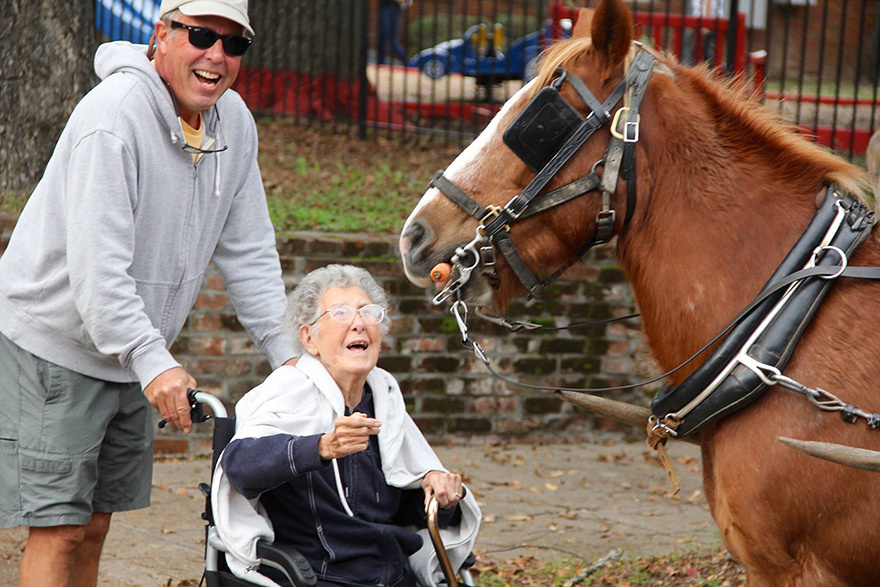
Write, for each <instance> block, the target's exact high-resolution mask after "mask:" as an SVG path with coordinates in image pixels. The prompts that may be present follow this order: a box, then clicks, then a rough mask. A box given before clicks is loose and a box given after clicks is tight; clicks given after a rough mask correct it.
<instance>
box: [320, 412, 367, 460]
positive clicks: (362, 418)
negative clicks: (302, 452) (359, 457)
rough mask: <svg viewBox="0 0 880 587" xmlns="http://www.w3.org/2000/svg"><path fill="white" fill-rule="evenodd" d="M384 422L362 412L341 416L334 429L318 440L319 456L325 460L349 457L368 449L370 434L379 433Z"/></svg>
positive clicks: (334, 424)
mask: <svg viewBox="0 0 880 587" xmlns="http://www.w3.org/2000/svg"><path fill="white" fill-rule="evenodd" d="M381 427H382V423H381V422H379V420H376V419H375V418H368V417H367V416H366V415H364V414H361V413H360V412H355V413H354V414H352V415H351V416H341V417H339V418H336V421H335V422H334V423H333V430H332V431H330V432H328V433H327V434H324V435H323V436H322V437H321V439H320V440H319V441H318V456H320V457H321V458H322V459H324V460H325V461H328V460H330V459H339V458H342V457H347V456H348V455H350V454H354V453H356V452H361V451H362V450H367V446H368V445H369V444H370V436H373V435H374V434H379V429H380V428H381Z"/></svg>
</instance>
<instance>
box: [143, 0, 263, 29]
mask: <svg viewBox="0 0 880 587" xmlns="http://www.w3.org/2000/svg"><path fill="white" fill-rule="evenodd" d="M175 9H176V10H180V12H181V13H182V14H185V15H187V16H222V17H223V18H228V19H229V20H231V21H232V22H236V23H238V24H240V25H241V26H243V27H244V30H245V32H247V34H249V35H251V36H253V35H254V29H252V28H251V22H250V20H249V19H248V0H162V4H161V5H160V6H159V18H162V17H163V16H164V15H165V14H167V13H168V12H171V11H172V10H175Z"/></svg>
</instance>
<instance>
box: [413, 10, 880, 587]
mask: <svg viewBox="0 0 880 587" xmlns="http://www.w3.org/2000/svg"><path fill="white" fill-rule="evenodd" d="M588 32H589V35H587V36H582V37H581V38H573V39H571V40H570V41H566V42H563V43H560V44H558V45H555V46H554V47H552V48H551V49H550V50H549V51H548V53H547V54H546V55H545V57H544V60H543V66H542V68H541V70H540V72H539V75H538V77H537V78H536V79H535V80H533V81H532V82H531V83H530V84H529V85H527V86H526V87H524V88H523V89H522V90H521V91H520V92H518V93H517V94H516V95H515V96H513V97H512V98H511V99H510V100H509V101H508V102H507V103H506V104H505V105H504V107H503V109H502V110H501V111H500V112H499V113H498V115H497V116H496V117H495V118H494V119H493V120H492V121H491V123H490V124H489V125H488V127H487V128H486V130H485V131H484V132H483V133H482V134H481V135H480V136H479V137H478V138H477V139H475V141H474V142H473V143H472V144H471V145H470V146H468V147H467V148H466V149H465V150H464V151H463V152H462V153H461V154H460V155H459V156H458V157H457V158H456V159H455V160H454V161H453V162H452V163H451V164H450V166H449V168H448V169H447V170H446V171H445V177H446V178H447V179H448V180H449V181H450V182H451V183H452V184H454V185H455V186H457V187H458V188H460V189H461V191H462V192H465V193H467V194H468V195H470V196H471V197H472V198H473V199H474V200H476V201H477V202H479V203H480V204H481V205H484V206H488V205H489V204H494V205H497V206H504V205H505V203H507V202H508V201H509V200H511V198H512V197H513V196H514V195H516V194H520V193H521V192H522V191H523V189H524V186H526V185H527V184H528V183H529V182H530V181H532V180H533V178H535V173H534V172H533V171H532V170H531V169H530V168H529V167H528V166H527V165H526V164H525V163H523V161H522V160H521V159H520V158H519V157H517V156H516V155H515V154H514V153H513V151H511V149H509V148H508V147H507V146H506V144H505V143H504V142H503V139H502V133H503V132H504V131H505V129H507V128H508V127H509V126H510V125H511V123H512V122H513V121H514V119H515V118H516V117H517V115H518V114H519V113H520V112H521V111H522V110H523V109H524V108H525V107H526V105H527V104H528V103H529V102H530V100H531V98H532V97H534V96H535V95H536V93H537V92H538V90H539V89H541V88H542V87H545V86H547V85H548V84H550V83H551V82H552V80H553V79H555V76H556V75H557V74H556V73H555V72H556V71H557V68H564V69H565V70H567V71H568V72H569V75H571V74H576V75H577V76H578V77H579V78H580V79H581V80H582V81H583V82H584V84H585V85H586V86H587V87H588V88H589V89H590V90H591V91H592V92H593V93H594V94H595V96H596V97H597V98H598V99H599V100H604V99H605V98H606V97H608V96H609V95H611V94H612V92H613V90H614V89H615V88H616V87H617V86H618V84H619V83H620V82H621V80H622V79H623V77H624V75H625V72H626V71H627V70H628V69H627V68H628V66H629V63H630V62H631V61H632V60H633V58H634V55H635V53H636V52H637V51H639V50H641V49H639V46H638V44H636V43H634V42H633V26H632V21H631V19H630V16H629V12H628V10H627V9H626V7H625V6H624V4H623V3H622V2H621V1H620V0H602V3H601V4H600V6H599V7H598V8H597V10H596V12H595V14H594V16H593V18H592V27H591V29H590V30H589V31H588ZM656 59H657V61H656V64H655V66H654V72H653V75H652V76H651V78H650V81H649V82H648V85H647V89H646V90H645V92H644V98H643V100H642V102H641V109H640V114H641V118H640V124H639V133H638V134H639V137H638V142H637V143H636V147H635V165H636V174H635V178H636V179H635V199H634V200H631V202H630V204H631V206H632V209H630V210H627V187H626V185H625V183H624V182H623V181H620V182H618V183H617V185H616V186H615V188H614V189H612V190H610V194H611V198H610V199H611V202H610V203H611V207H612V208H613V209H614V210H616V211H617V214H616V218H615V219H614V223H613V234H614V235H615V236H616V237H617V243H616V253H617V258H618V262H619V264H620V266H621V267H622V268H623V270H624V271H625V272H626V274H627V275H628V278H629V280H630V281H631V284H632V288H633V291H634V294H635V296H636V299H637V301H638V305H639V308H640V310H641V314H642V321H643V325H644V332H645V335H646V338H647V341H648V344H649V346H650V348H651V351H652V352H653V355H654V357H655V359H656V361H657V363H658V364H659V366H660V367H661V368H662V369H663V370H664V371H666V370H668V369H671V368H673V367H675V366H677V365H679V364H680V363H682V362H683V361H685V360H686V359H687V358H688V357H690V356H691V355H692V354H693V353H695V352H696V351H697V350H699V349H700V348H701V347H702V346H703V345H704V344H706V342H707V341H709V340H711V339H712V338H713V336H715V335H716V334H717V333H718V332H719V331H720V330H721V329H722V328H723V327H724V326H725V325H726V324H727V323H728V322H729V321H730V320H731V319H732V318H733V317H734V316H735V315H736V314H737V313H738V312H739V311H740V310H741V309H742V308H743V307H745V306H746V305H747V304H748V303H749V302H750V301H751V300H752V299H753V297H754V296H756V295H757V294H758V292H759V291H760V290H761V288H762V287H763V286H764V284H765V283H766V281H767V279H768V278H769V276H770V275H771V274H772V273H773V271H774V270H775V269H776V267H777V266H778V265H779V263H780V262H781V261H782V259H783V257H784V256H785V255H786V253H787V252H788V251H789V250H790V249H791V248H792V246H793V245H794V243H795V242H796V241H797V239H798V238H799V236H800V235H801V232H802V231H803V230H804V228H805V227H806V225H807V224H808V223H809V222H810V220H811V218H812V217H813V215H814V213H815V212H816V209H817V204H818V201H817V198H818V197H820V196H822V195H823V194H824V188H823V186H825V185H827V184H829V183H830V182H835V183H836V184H837V185H839V186H842V188H843V189H845V190H846V191H848V192H850V193H860V192H861V191H862V190H863V189H864V186H865V185H866V179H865V176H864V173H863V172H862V171H861V170H860V169H859V168H857V167H855V166H853V165H851V164H849V163H847V162H845V161H843V160H841V159H839V158H837V157H835V156H833V155H832V154H830V153H828V152H826V151H825V150H824V149H823V148H821V147H818V146H815V145H814V144H812V143H810V142H809V141H808V140H806V139H804V138H802V137H801V136H799V135H798V134H796V133H795V132H794V131H793V130H792V129H791V127H790V126H788V125H786V124H784V123H783V122H781V121H780V120H778V119H777V118H776V117H774V116H773V115H772V114H770V113H769V112H768V111H767V110H765V109H763V108H762V107H761V106H760V105H759V104H757V103H755V102H753V101H750V100H749V99H748V98H747V97H746V96H745V94H744V91H743V90H742V87H743V86H741V85H737V84H735V83H732V82H720V81H718V80H717V79H716V78H715V77H714V76H713V74H712V73H711V72H709V71H708V70H707V69H706V68H704V67H697V68H690V67H685V66H682V65H680V64H678V63H677V62H675V60H674V59H672V58H670V57H666V56H660V55H657V56H656ZM560 92H561V93H560V95H561V97H562V98H563V99H565V101H566V102H567V103H568V104H570V105H571V106H573V107H574V108H576V109H577V110H578V111H579V112H580V115H581V116H587V114H588V112H590V110H588V109H587V108H586V106H585V104H584V101H583V99H581V98H580V97H579V95H578V94H577V93H576V92H575V91H574V90H573V89H572V87H571V86H570V85H569V84H564V85H562V87H561V90H560ZM619 105H620V104H619V103H618V104H617V105H616V106H615V108H617V107H618V106H619ZM610 136H611V135H610V133H609V131H608V127H607V126H606V127H603V128H600V129H599V130H598V131H596V132H595V134H593V135H592V136H591V137H590V138H589V139H588V140H586V142H585V143H584V144H583V145H582V146H581V147H580V148H579V149H578V150H577V151H576V153H575V154H574V155H573V156H572V157H571V159H570V160H569V161H568V162H567V163H566V164H565V165H564V166H563V167H562V168H561V169H560V170H559V171H558V172H557V173H556V174H555V176H554V177H553V179H552V180H551V181H550V182H549V184H547V190H545V192H546V191H549V190H552V189H555V188H558V187H559V186H563V185H565V184H568V183H570V182H572V181H573V180H575V179H576V178H579V177H582V176H584V175H585V174H586V173H587V172H589V171H590V169H591V168H592V167H593V165H594V163H595V162H597V161H598V160H600V159H602V158H603V153H604V152H605V149H606V146H607V145H608V142H609V140H610ZM599 169H601V167H600V168H599ZM446 191H447V190H444V192H446ZM448 195H449V194H448V193H446V194H441V191H440V190H439V189H437V188H436V187H432V188H431V189H429V190H428V191H427V192H426V193H425V195H424V197H423V198H422V200H421V201H420V202H419V204H418V205H417V206H416V208H415V209H414V210H413V212H412V214H411V215H410V217H409V219H408V220H407V222H406V225H405V226H404V228H403V232H402V235H401V239H400V250H401V254H402V257H403V262H404V267H405V271H406V273H407V276H408V277H409V278H410V280H411V281H413V283H415V284H417V285H420V286H423V287H429V286H432V285H433V284H432V280H431V278H430V273H431V270H432V268H434V267H435V266H436V265H438V264H443V263H450V262H452V261H453V260H454V259H453V257H454V256H455V255H456V250H457V249H460V248H461V247H464V246H465V245H466V244H467V243H471V242H472V241H473V240H474V239H475V237H474V235H475V229H476V227H477V225H478V224H479V221H478V220H474V219H473V218H471V217H470V216H469V215H468V214H466V213H465V212H464V211H463V210H461V209H460V207H458V206H456V205H455V204H454V203H452V202H451V201H450V199H449V197H448ZM600 201H601V199H600V196H599V192H598V191H592V192H591V193H588V194H587V195H585V196H581V197H579V198H576V199H574V200H571V201H569V202H567V203H565V204H564V205H560V206H559V207H556V208H552V209H549V210H546V211H544V212H541V213H540V214H537V215H535V216H532V217H529V218H526V219H524V220H522V221H519V222H517V223H516V224H515V225H513V226H512V228H511V231H510V232H509V235H510V237H511V239H512V241H513V242H514V243H515V244H516V246H517V247H518V248H519V251H520V253H521V258H522V261H523V262H524V264H525V265H526V266H527V267H528V268H530V270H531V271H532V272H534V273H535V274H536V275H537V276H538V277H539V278H542V277H546V276H547V275H548V274H549V273H551V272H552V271H553V270H554V269H556V268H558V267H561V266H564V265H565V264H566V263H569V262H572V261H573V260H574V259H575V258H576V257H577V255H578V253H580V252H582V251H583V249H584V248H585V246H587V244H588V243H590V242H591V239H593V237H594V233H595V232H596V226H597V225H596V223H595V219H596V217H597V213H598V212H599V210H600ZM624 211H625V212H626V213H624ZM627 217H628V218H627ZM625 221H626V222H625ZM478 234H479V233H478ZM851 263H852V264H853V265H871V266H874V265H878V264H880V246H878V242H877V239H876V238H875V236H873V235H872V236H870V237H869V238H868V239H867V240H866V241H865V242H864V243H863V244H862V245H861V246H860V248H859V249H857V251H856V252H855V254H854V255H853V257H852V258H851ZM443 277H444V279H445V276H443ZM521 293H522V286H521V285H520V284H519V282H518V280H517V278H516V277H515V276H514V274H513V272H512V271H511V268H510V264H509V263H506V262H505V260H504V259H502V258H500V256H499V259H498V262H497V276H495V278H494V279H487V278H486V277H485V276H483V275H482V274H480V273H479V272H477V271H474V272H473V273H472V274H471V275H470V278H469V280H468V281H467V282H466V283H464V284H463V285H462V286H461V288H460V290H459V291H458V292H457V294H456V295H457V296H460V299H462V300H463V301H465V302H466V303H467V304H468V305H470V306H472V307H473V306H480V307H492V306H494V307H495V308H496V309H503V308H504V307H505V306H506V304H507V303H508V302H509V301H510V300H511V299H512V297H513V296H515V295H518V294H521ZM878 331H880V284H877V283H876V282H871V281H864V280H856V279H844V278H841V279H839V280H838V283H836V284H835V285H834V286H833V287H832V289H831V291H830V293H829V294H828V295H827V297H826V298H825V301H824V303H823V305H822V306H821V308H820V309H819V310H818V312H817V314H816V316H815V318H814V319H813V321H812V323H811V324H810V326H809V327H808V328H807V330H806V331H805V333H804V334H803V336H802V338H801V340H800V343H799V344H798V346H797V348H796V350H795V352H794V354H793V356H792V358H791V360H790V361H789V363H788V365H787V366H786V367H785V369H784V373H785V375H787V376H789V377H791V378H793V379H795V380H797V381H800V382H802V383H804V384H806V385H809V386H811V387H821V388H823V389H826V390H829V391H831V392H833V393H835V394H836V395H837V396H838V397H840V398H841V399H842V400H844V401H846V402H847V403H851V404H855V405H857V406H859V407H861V408H863V409H865V410H868V411H871V412H880V390H878V389H877V385H878V381H880V360H878V357H880V335H878ZM694 368H695V367H693V366H688V367H687V368H685V369H682V370H681V371H679V372H676V373H675V374H674V375H673V376H671V377H670V383H672V384H678V383H680V382H681V381H682V380H684V379H685V377H686V376H687V375H688V374H690V373H691V372H693V370H694ZM780 436H783V437H792V438H796V439H801V440H805V441H823V442H832V443H835V444H840V445H848V446H852V447H861V448H865V449H871V450H874V451H877V450H880V431H873V430H871V429H869V427H868V426H866V425H864V422H861V423H859V424H857V425H851V424H846V423H844V422H842V421H841V418H840V417H838V416H836V415H834V414H831V413H828V412H823V411H820V410H818V409H816V408H815V407H814V406H813V405H812V404H811V403H810V402H809V401H806V400H805V399H804V398H803V397H802V396H800V395H797V394H795V393H792V392H791V391H787V390H784V389H780V387H779V386H775V387H771V388H770V389H769V390H768V391H767V392H766V393H765V394H764V396H763V397H762V398H761V399H760V400H758V401H757V402H755V403H754V404H752V405H751V406H749V407H748V408H745V409H743V410H741V411H739V412H737V413H735V414H733V415H731V416H729V417H727V418H725V419H722V420H720V421H718V422H715V423H713V424H710V425H709V426H708V427H706V428H704V429H703V430H701V431H700V432H699V433H698V435H697V436H695V437H694V438H695V440H696V441H697V442H698V443H699V444H700V445H701V448H702V458H703V471H704V473H703V477H704V479H703V481H704V487H705V493H706V497H707V499H708V501H709V504H710V507H711V511H712V515H713V516H714V518H715V521H716V522H717V524H718V527H719V528H720V531H721V535H722V537H723V539H724V541H725V543H726V544H727V546H728V548H729V549H730V551H731V552H732V554H733V555H734V556H735V557H736V558H737V559H738V560H739V561H740V562H741V564H743V565H744V566H745V568H746V569H747V571H748V576H749V584H750V585H761V586H764V585H767V586H775V585H787V586H792V585H798V586H807V587H815V586H865V587H868V586H871V587H876V586H877V585H880V477H878V476H877V474H876V473H872V472H868V471H864V470H858V469H855V468H849V467H843V466H841V465H839V464H835V463H829V462H827V461H823V460H819V459H815V458H811V457H809V456H807V455H804V454H802V453H800V452H796V451H793V450H791V449H790V448H788V447H786V446H784V445H782V444H780V443H779V442H777V440H776V439H777V437H780Z"/></svg>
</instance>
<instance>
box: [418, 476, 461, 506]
mask: <svg viewBox="0 0 880 587" xmlns="http://www.w3.org/2000/svg"><path fill="white" fill-rule="evenodd" d="M422 489H424V490H425V511H427V510H428V502H429V501H431V496H432V495H436V496H437V505H439V506H440V507H441V508H443V509H449V508H451V507H453V506H455V505H456V504H457V503H458V502H459V501H461V498H462V496H463V495H464V488H463V487H462V484H461V475H459V474H458V473H446V472H444V471H430V472H429V473H428V474H427V475H425V478H424V479H422Z"/></svg>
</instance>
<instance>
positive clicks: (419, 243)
mask: <svg viewBox="0 0 880 587" xmlns="http://www.w3.org/2000/svg"><path fill="white" fill-rule="evenodd" d="M427 242H428V231H427V229H426V228H425V227H424V225H422V223H421V222H418V221H416V222H413V223H412V224H411V225H410V226H409V228H407V229H406V230H405V231H404V233H403V234H402V235H401V236H400V254H401V255H402V256H404V257H410V258H412V257H414V256H416V255H417V254H418V253H419V251H421V250H422V249H423V248H424V247H425V245H426V244H427Z"/></svg>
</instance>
